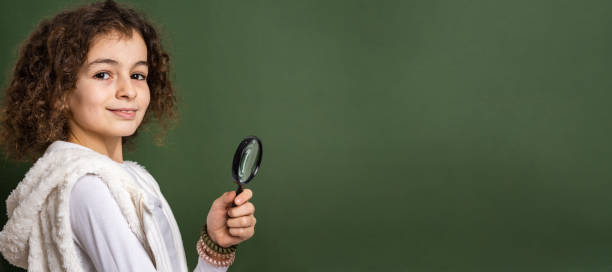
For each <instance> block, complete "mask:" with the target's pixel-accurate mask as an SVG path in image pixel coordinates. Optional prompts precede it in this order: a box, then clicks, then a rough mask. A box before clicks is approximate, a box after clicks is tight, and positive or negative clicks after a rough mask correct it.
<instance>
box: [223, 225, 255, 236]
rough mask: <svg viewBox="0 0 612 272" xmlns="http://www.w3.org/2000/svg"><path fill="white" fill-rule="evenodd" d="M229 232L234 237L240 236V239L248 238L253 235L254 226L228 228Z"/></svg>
mask: <svg viewBox="0 0 612 272" xmlns="http://www.w3.org/2000/svg"><path fill="white" fill-rule="evenodd" d="M229 233H230V234H231V235H232V236H234V237H240V238H242V239H248V238H250V237H251V236H253V234H255V228H254V227H249V228H229Z"/></svg>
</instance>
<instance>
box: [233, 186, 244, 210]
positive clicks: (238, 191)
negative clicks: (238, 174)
mask: <svg viewBox="0 0 612 272" xmlns="http://www.w3.org/2000/svg"><path fill="white" fill-rule="evenodd" d="M240 193H242V185H238V189H236V196H238V195H239V194H240ZM232 207H236V202H233V201H232Z"/></svg>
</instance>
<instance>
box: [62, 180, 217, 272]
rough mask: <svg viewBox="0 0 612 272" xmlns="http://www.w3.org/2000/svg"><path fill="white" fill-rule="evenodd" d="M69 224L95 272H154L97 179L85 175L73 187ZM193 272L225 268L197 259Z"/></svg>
mask: <svg viewBox="0 0 612 272" xmlns="http://www.w3.org/2000/svg"><path fill="white" fill-rule="evenodd" d="M70 223H71V225H72V232H73V234H74V239H75V242H76V243H77V245H78V246H79V247H80V248H81V249H82V250H83V252H85V253H86V254H87V256H88V257H89V259H90V260H91V262H92V265H93V266H94V267H95V268H96V270H97V271H156V269H155V267H154V265H153V262H152V260H151V259H150V258H149V255H148V254H147V252H146V250H145V248H144V247H143V245H142V244H141V243H140V241H138V239H137V238H136V236H135V235H134V233H132V231H131V230H130V228H129V226H128V224H127V221H126V220H125V218H124V217H123V214H122V213H121V210H120V209H119V206H118V205H117V202H115V199H114V198H113V196H112V195H111V193H110V191H109V190H108V187H107V186H106V185H105V184H104V182H103V181H102V180H101V179H100V178H99V177H98V176H93V175H86V176H83V177H81V178H80V179H79V180H78V181H77V182H76V183H75V185H74V187H73V189H72V192H71V195H70ZM194 250H195V249H194ZM194 271H195V272H207V271H209V272H225V271H227V267H221V268H218V267H215V266H212V265H210V264H208V263H207V262H205V261H204V260H203V259H202V258H199V257H198V264H197V266H196V268H195V269H194Z"/></svg>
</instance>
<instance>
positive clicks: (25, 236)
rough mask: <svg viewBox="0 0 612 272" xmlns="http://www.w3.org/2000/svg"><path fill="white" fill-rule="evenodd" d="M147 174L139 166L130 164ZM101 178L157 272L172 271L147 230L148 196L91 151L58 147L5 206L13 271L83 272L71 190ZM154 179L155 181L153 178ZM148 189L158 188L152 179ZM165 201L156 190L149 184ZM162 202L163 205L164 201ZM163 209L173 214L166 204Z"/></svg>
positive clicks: (4, 235) (3, 242)
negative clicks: (91, 178) (72, 217)
mask: <svg viewBox="0 0 612 272" xmlns="http://www.w3.org/2000/svg"><path fill="white" fill-rule="evenodd" d="M124 163H128V164H131V166H134V167H136V168H138V170H139V171H144V172H145V173H146V174H147V175H148V172H147V171H146V170H145V169H144V168H143V167H142V166H140V165H138V164H136V163H134V162H129V161H126V162H124ZM89 173H91V174H95V175H97V176H99V177H100V178H101V179H102V180H103V181H104V183H105V184H106V185H107V186H108V188H109V190H110V192H111V194H112V195H113V197H114V198H115V200H116V201H117V204H118V205H119V207H120V209H121V212H122V214H123V216H124V217H125V218H126V220H127V222H128V225H129V227H130V229H131V231H132V232H133V233H134V234H135V235H136V237H137V238H138V240H140V242H141V243H142V244H143V245H144V246H145V249H146V250H147V251H148V252H149V255H150V257H151V259H152V261H153V263H154V264H155V266H156V268H157V270H158V271H171V270H172V268H171V267H170V264H169V261H168V256H167V255H168V254H167V252H166V251H165V250H163V248H162V246H161V245H160V244H159V241H161V237H160V235H159V234H158V233H155V232H154V231H153V230H154V229H155V228H154V227H148V226H150V224H154V223H153V219H152V210H153V207H150V206H149V204H147V203H149V201H147V200H146V195H145V194H144V193H143V192H141V190H140V188H139V187H138V185H137V184H136V183H135V181H134V180H133V177H132V176H131V175H130V174H129V173H128V172H126V170H125V169H123V168H122V167H121V165H119V164H118V163H117V162H115V161H113V160H111V159H110V158H109V157H107V156H105V155H102V154H100V153H97V152H95V151H93V150H91V149H88V148H83V147H81V146H77V145H75V144H71V143H67V142H63V141H56V142H54V143H53V144H51V145H50V146H49V147H48V148H47V150H46V151H45V153H44V155H43V156H42V157H41V158H39V159H38V160H37V161H36V162H35V163H34V165H33V166H32V168H30V170H29V171H28V172H27V173H26V175H25V178H24V179H23V180H22V181H21V182H20V183H19V184H18V185H17V188H16V189H15V190H13V192H12V193H11V194H10V196H9V197H8V199H7V200H6V207H7V215H8V218H9V219H8V221H7V223H6V225H4V228H3V229H2V232H0V252H1V253H2V254H3V255H4V257H5V258H6V259H7V260H8V261H9V262H10V263H11V264H13V265H15V266H18V267H22V268H26V269H28V270H31V271H60V270H61V271H81V265H80V263H79V259H78V257H77V253H76V249H75V245H74V242H73V240H72V229H71V226H70V213H69V207H70V205H69V201H70V193H71V191H72V187H73V186H74V184H75V183H76V181H77V180H78V179H79V178H80V177H82V176H84V175H86V174H89ZM149 176H150V175H149ZM151 180H152V181H149V183H155V181H154V180H153V179H152V177H151ZM149 186H151V187H152V189H153V190H154V191H155V192H157V193H158V194H159V195H160V196H161V192H159V187H158V186H157V184H156V183H155V184H149ZM161 199H164V198H163V197H161ZM162 202H163V204H162V205H163V209H164V211H166V212H167V213H170V214H171V211H170V208H169V206H168V203H167V202H166V201H162ZM170 225H171V227H172V232H173V236H174V240H175V241H176V242H177V245H178V246H179V247H177V250H178V251H179V257H182V258H181V263H182V264H181V266H182V267H181V268H182V269H181V270H182V271H186V270H187V265H186V261H185V255H184V254H185V253H184V251H183V246H182V240H181V236H180V232H179V230H178V226H177V224H176V221H174V218H171V220H170Z"/></svg>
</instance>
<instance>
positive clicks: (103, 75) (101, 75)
mask: <svg viewBox="0 0 612 272" xmlns="http://www.w3.org/2000/svg"><path fill="white" fill-rule="evenodd" d="M94 78H96V79H109V78H110V73H108V72H100V73H97V74H95V75H94Z"/></svg>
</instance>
